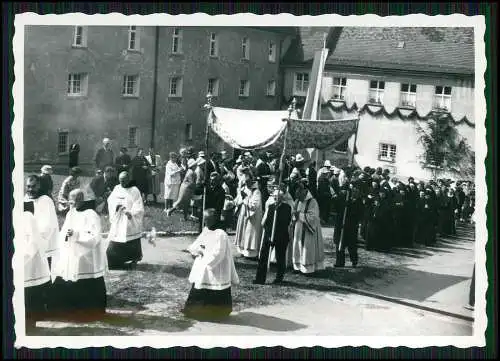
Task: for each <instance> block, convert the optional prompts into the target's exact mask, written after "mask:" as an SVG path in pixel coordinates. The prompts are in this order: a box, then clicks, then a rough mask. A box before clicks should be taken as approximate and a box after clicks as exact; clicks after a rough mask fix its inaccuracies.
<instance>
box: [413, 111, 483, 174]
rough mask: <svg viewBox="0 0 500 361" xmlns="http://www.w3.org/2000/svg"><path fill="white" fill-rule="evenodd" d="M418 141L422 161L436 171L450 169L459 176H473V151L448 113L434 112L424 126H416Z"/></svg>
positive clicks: (435, 172) (434, 172) (436, 172)
mask: <svg viewBox="0 0 500 361" xmlns="http://www.w3.org/2000/svg"><path fill="white" fill-rule="evenodd" d="M418 131H419V142H420V143H421V144H422V145H423V148H424V153H423V154H422V156H421V158H422V162H423V164H424V166H426V167H428V168H431V169H432V170H433V174H434V178H436V177H437V175H438V173H440V172H443V171H451V172H454V173H458V174H459V175H460V176H461V177H465V178H473V176H474V151H473V150H472V149H471V147H470V145H469V144H468V143H467V140H466V139H465V138H464V137H462V136H461V135H460V134H459V132H458V131H457V128H456V126H455V124H453V122H452V121H451V118H450V116H449V115H448V114H435V116H434V117H433V118H430V119H429V120H428V122H427V126H426V127H425V128H424V127H422V126H418Z"/></svg>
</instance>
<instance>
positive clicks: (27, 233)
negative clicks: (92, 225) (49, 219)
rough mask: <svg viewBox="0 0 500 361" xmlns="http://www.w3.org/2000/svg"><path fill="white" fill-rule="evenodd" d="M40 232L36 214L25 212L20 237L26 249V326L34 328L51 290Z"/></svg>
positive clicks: (40, 317)
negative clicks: (41, 246)
mask: <svg viewBox="0 0 500 361" xmlns="http://www.w3.org/2000/svg"><path fill="white" fill-rule="evenodd" d="M40 237H41V236H40V232H39V231H38V226H37V222H36V219H35V216H34V215H33V213H31V212H30V211H25V212H24V214H23V233H21V236H20V237H19V238H16V239H19V243H20V244H21V245H22V246H21V247H20V248H21V249H22V250H23V251H24V311H25V321H26V328H27V329H28V328H33V327H35V325H36V321H37V320H39V319H42V318H43V315H44V314H45V311H46V305H47V301H48V296H49V292H50V270H49V262H48V260H47V257H45V250H43V249H41V248H40Z"/></svg>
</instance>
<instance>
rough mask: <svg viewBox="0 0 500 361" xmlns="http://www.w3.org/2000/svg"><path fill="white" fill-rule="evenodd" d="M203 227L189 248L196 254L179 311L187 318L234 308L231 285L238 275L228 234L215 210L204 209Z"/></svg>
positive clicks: (220, 314)
mask: <svg viewBox="0 0 500 361" xmlns="http://www.w3.org/2000/svg"><path fill="white" fill-rule="evenodd" d="M203 215H204V218H205V225H206V226H205V228H204V229H203V231H202V232H201V234H200V235H199V236H198V239H197V240H196V241H195V242H194V243H193V244H192V245H191V246H190V247H189V249H188V251H189V252H190V253H191V255H192V256H193V257H194V258H195V261H194V263H193V267H192V268H191V273H190V274H189V282H190V283H191V284H192V287H191V291H190V292H189V296H188V299H187V301H186V304H185V306H184V309H183V310H182V312H183V313H184V315H186V316H187V317H189V318H194V319H198V320H217V319H220V318H224V317H227V316H229V314H230V313H231V311H232V308H233V301H232V297H231V285H233V284H238V283H239V278H238V274H237V273H236V268H235V266H234V260H233V255H232V252H231V243H230V241H229V238H228V235H227V234H226V232H224V231H223V230H222V229H219V228H217V225H218V224H219V222H217V219H216V216H215V215H216V212H215V210H214V209H213V208H209V209H207V210H205V212H204V214H203Z"/></svg>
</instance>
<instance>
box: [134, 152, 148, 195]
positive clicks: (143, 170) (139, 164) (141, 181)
mask: <svg viewBox="0 0 500 361" xmlns="http://www.w3.org/2000/svg"><path fill="white" fill-rule="evenodd" d="M130 169H131V173H132V174H131V175H132V180H133V181H134V183H135V186H136V187H137V189H139V191H140V192H141V195H142V199H143V201H144V203H146V199H147V195H148V192H149V191H148V182H149V179H148V177H149V172H150V164H149V162H148V160H147V159H146V157H145V156H144V149H142V148H139V149H137V155H136V156H135V157H134V159H132V163H131V164H130Z"/></svg>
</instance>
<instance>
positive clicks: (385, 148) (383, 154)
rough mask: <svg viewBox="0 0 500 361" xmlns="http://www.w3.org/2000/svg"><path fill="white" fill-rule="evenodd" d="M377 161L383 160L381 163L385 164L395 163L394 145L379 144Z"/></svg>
mask: <svg viewBox="0 0 500 361" xmlns="http://www.w3.org/2000/svg"><path fill="white" fill-rule="evenodd" d="M378 159H379V160H383V161H387V162H395V161H396V146H395V145H394V144H388V143H380V144H379V152H378Z"/></svg>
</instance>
